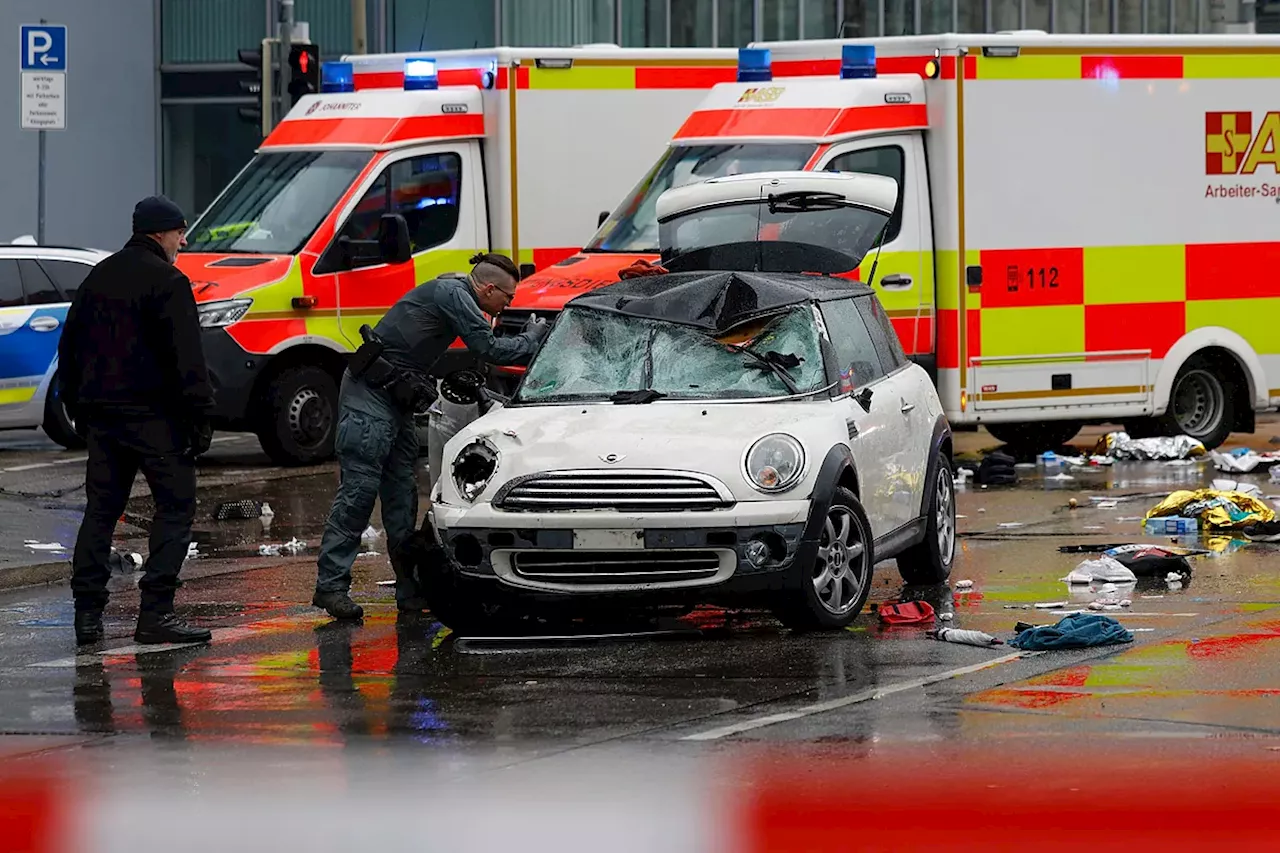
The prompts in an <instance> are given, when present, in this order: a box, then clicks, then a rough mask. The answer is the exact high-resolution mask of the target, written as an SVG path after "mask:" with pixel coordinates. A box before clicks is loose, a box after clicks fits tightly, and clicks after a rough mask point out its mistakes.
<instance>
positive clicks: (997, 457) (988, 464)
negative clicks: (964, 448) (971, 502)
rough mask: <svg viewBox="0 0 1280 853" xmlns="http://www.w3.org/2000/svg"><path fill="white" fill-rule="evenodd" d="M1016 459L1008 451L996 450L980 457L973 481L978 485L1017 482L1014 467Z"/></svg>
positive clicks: (1016, 473)
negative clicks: (980, 460)
mask: <svg viewBox="0 0 1280 853" xmlns="http://www.w3.org/2000/svg"><path fill="white" fill-rule="evenodd" d="M1015 463H1016V460H1014V458H1013V457H1012V456H1010V455H1009V454H1008V453H1002V452H1001V451H999V450H996V451H994V452H992V453H988V454H987V455H986V456H984V457H982V464H980V465H979V466H978V473H977V474H976V475H975V476H974V478H973V479H974V482H975V483H977V484H978V485H980V486H1010V485H1014V484H1015V483H1017V482H1018V472H1017V471H1016V470H1015V469H1014V465H1015Z"/></svg>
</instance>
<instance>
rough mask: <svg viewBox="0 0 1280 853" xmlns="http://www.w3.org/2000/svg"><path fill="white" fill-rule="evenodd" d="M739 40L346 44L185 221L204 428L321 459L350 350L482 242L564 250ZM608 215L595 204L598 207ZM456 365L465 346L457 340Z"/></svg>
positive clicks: (639, 166)
mask: <svg viewBox="0 0 1280 853" xmlns="http://www.w3.org/2000/svg"><path fill="white" fill-rule="evenodd" d="M735 66H736V52H735V51H733V50H728V49H726V50H718V49H717V50H710V49H709V50H694V49H688V50H685V49H676V50H649V49H636V50H627V49H621V48H617V47H614V46H609V45H605V46H587V47H580V48H554V49H538V48H521V49H507V48H500V49H494V50H488V51H444V52H439V53H434V54H430V55H428V54H394V55H368V56H358V57H344V58H343V60H342V61H341V62H332V63H324V65H323V67H322V89H323V91H322V93H321V94H318V95H309V96H307V97H304V98H303V99H301V100H300V101H299V102H298V104H297V105H296V106H295V107H294V108H293V109H292V110H291V111H290V112H289V114H288V115H287V116H286V117H285V119H284V120H283V121H282V122H281V123H280V124H279V125H278V126H277V127H276V128H275V129H274V130H273V131H272V133H271V134H270V135H269V136H268V137H267V138H266V139H265V140H264V141H263V143H262V146H261V148H260V149H259V150H258V152H257V154H256V155H255V156H254V158H253V159H252V160H251V161H250V162H249V163H248V165H246V166H245V168H244V169H243V170H242V171H241V172H240V173H239V174H238V175H237V176H236V178H235V179H234V180H233V181H232V182H231V183H230V184H229V185H228V186H227V187H226V189H224V190H223V191H222V192H221V193H220V194H219V195H218V197H217V198H216V199H215V200H214V201H213V203H212V204H211V205H210V206H209V208H208V209H207V210H206V211H204V213H203V214H201V216H200V217H199V218H198V219H197V220H196V221H195V222H193V223H192V225H191V227H190V229H189V230H188V234H187V240H188V246H187V248H186V249H185V250H184V251H182V252H181V253H180V254H179V257H178V266H179V267H180V268H181V269H182V271H183V272H185V273H186V274H187V276H188V277H189V278H190V279H191V281H192V283H193V289H194V293H195V297H196V300H197V303H198V306H199V312H200V322H201V326H202V327H203V331H202V334H203V336H204V339H203V343H204V350H205V356H206V360H207V361H208V363H209V369H210V374H211V378H212V380H213V384H214V388H215V391H216V394H217V409H216V410H215V417H214V424H215V426H216V427H218V428H220V429H235V430H248V431H252V432H255V433H257V435H258V437H259V439H260V440H261V442H262V446H263V448H264V449H265V450H266V452H267V453H268V455H269V456H270V457H271V458H272V459H273V460H274V461H276V462H277V463H279V464H289V465H295V464H307V463H312V462H318V461H320V460H323V459H325V458H326V457H328V456H330V455H331V454H332V449H333V440H334V432H335V429H336V420H337V397H338V387H339V383H340V381H341V377H342V371H343V369H344V367H345V356H346V354H348V353H350V352H352V351H353V350H354V348H355V347H357V346H358V345H359V344H360V334H359V329H360V326H361V325H363V324H365V323H369V324H373V323H376V322H377V321H378V319H379V318H380V317H381V316H382V315H383V314H384V313H385V312H386V310H387V309H388V308H390V307H391V305H393V304H394V303H395V302H396V300H397V299H399V298H400V297H401V296H402V295H403V294H404V293H406V292H407V291H408V290H409V289H410V288H412V287H414V286H415V285H416V284H420V283H422V282H423V281H426V280H428V279H430V278H433V277H435V276H437V275H439V274H441V273H444V272H450V271H466V270H468V269H470V265H469V263H468V259H469V258H471V257H472V255H474V254H475V253H476V252H477V251H499V252H504V253H507V254H510V255H511V256H512V257H514V258H518V259H519V262H520V264H521V265H522V267H523V268H524V269H525V271H527V272H532V271H533V270H536V269H539V268H543V267H546V266H548V265H550V264H552V263H555V262H556V261H559V260H561V259H563V258H565V257H567V256H569V255H572V254H574V253H575V252H576V251H577V250H578V248H579V247H581V246H582V245H584V244H585V242H586V241H587V240H588V239H589V238H590V236H591V234H592V233H593V231H594V230H595V229H596V228H597V227H598V226H599V224H600V222H601V220H602V218H603V216H605V215H607V211H608V210H610V209H611V208H612V207H613V206H614V204H616V203H617V200H618V199H619V198H620V197H622V196H623V195H624V194H625V193H626V192H627V190H628V188H629V187H631V185H632V184H633V183H634V182H635V179H636V176H637V175H639V174H640V173H642V172H643V171H644V168H645V167H646V166H647V164H648V163H649V162H651V161H652V159H653V157H654V155H655V153H657V152H659V151H661V150H662V149H663V148H664V146H665V145H666V143H667V140H668V139H669V138H670V137H671V134H672V133H673V132H674V131H675V130H676V128H677V127H678V126H679V124H680V122H681V121H683V119H684V117H685V116H686V115H687V114H688V113H689V111H690V110H692V109H693V108H694V107H695V106H696V105H697V103H698V102H699V101H700V100H701V99H702V97H703V96H704V95H705V94H706V92H707V91H708V90H709V89H710V87H711V86H712V85H713V84H714V83H716V82H719V81H723V80H726V79H732V78H733V76H734V73H735V72H734V68H735ZM602 211H604V213H602ZM452 352H453V354H454V355H455V356H457V359H455V360H456V361H458V363H459V364H461V363H462V359H464V358H465V354H466V351H465V348H463V347H461V343H460V342H458V343H457V345H456V348H455V349H454V350H453V351H452Z"/></svg>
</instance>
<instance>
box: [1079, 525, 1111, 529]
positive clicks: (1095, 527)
mask: <svg viewBox="0 0 1280 853" xmlns="http://www.w3.org/2000/svg"><path fill="white" fill-rule="evenodd" d="M1084 529H1085V530H1106V529H1107V528H1106V527H1104V526H1103V525H1101V524H1086V525H1085V526H1084Z"/></svg>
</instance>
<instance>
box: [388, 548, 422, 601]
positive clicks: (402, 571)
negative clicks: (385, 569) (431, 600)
mask: <svg viewBox="0 0 1280 853" xmlns="http://www.w3.org/2000/svg"><path fill="white" fill-rule="evenodd" d="M415 568H416V566H415V565H414V563H413V562H412V560H411V559H407V558H406V555H405V553H404V552H403V551H402V552H401V553H400V554H392V555H391V570H392V571H393V572H395V575H396V607H397V608H398V609H399V610H400V612H402V613H415V612H420V611H423V610H426V609H427V600H426V599H425V598H423V597H422V593H421V590H419V589H418V581H417V579H416V578H415V577H414V569H415Z"/></svg>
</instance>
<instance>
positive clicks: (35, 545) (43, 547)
mask: <svg viewBox="0 0 1280 853" xmlns="http://www.w3.org/2000/svg"><path fill="white" fill-rule="evenodd" d="M23 544H24V545H26V546H27V547H28V548H30V549H31V550H32V551H65V550H67V549H66V547H65V546H64V545H62V544H61V543H59V542H41V541H39V540H37V539H27V540H26V541H24V542H23Z"/></svg>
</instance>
